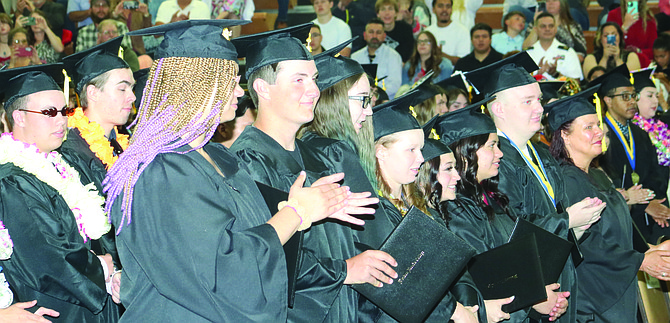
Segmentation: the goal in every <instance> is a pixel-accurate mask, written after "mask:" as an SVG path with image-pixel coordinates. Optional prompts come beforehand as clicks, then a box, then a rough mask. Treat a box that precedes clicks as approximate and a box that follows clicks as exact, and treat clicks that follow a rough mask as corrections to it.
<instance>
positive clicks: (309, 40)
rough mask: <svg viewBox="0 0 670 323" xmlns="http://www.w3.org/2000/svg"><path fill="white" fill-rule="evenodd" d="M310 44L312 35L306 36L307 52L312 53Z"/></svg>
mask: <svg viewBox="0 0 670 323" xmlns="http://www.w3.org/2000/svg"><path fill="white" fill-rule="evenodd" d="M311 42H312V33H309V34H308V36H307V50H308V51H309V52H310V53H311V52H312V46H310V45H309V43H311Z"/></svg>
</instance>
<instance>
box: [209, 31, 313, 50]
mask: <svg viewBox="0 0 670 323" xmlns="http://www.w3.org/2000/svg"><path fill="white" fill-rule="evenodd" d="M232 35H233V32H232V31H231V30H230V29H228V28H223V32H221V36H223V38H225V39H226V40H230V37H231V36H232ZM307 43H309V41H308V42H307ZM310 52H311V51H310Z"/></svg>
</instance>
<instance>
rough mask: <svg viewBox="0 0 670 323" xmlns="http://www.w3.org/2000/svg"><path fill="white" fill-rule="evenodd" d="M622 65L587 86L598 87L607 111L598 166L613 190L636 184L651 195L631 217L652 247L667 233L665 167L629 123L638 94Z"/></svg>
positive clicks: (634, 208) (635, 207) (645, 136)
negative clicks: (604, 144)
mask: <svg viewBox="0 0 670 323" xmlns="http://www.w3.org/2000/svg"><path fill="white" fill-rule="evenodd" d="M623 65H624V66H619V67H617V68H615V69H614V70H612V71H610V72H608V73H606V74H604V75H602V76H600V77H598V78H597V79H595V80H593V81H592V82H591V83H590V84H594V85H595V84H600V85H601V86H600V89H599V90H598V96H599V97H600V98H601V99H602V102H604V103H605V106H606V108H607V110H606V111H607V112H605V116H604V117H603V121H604V122H605V124H606V125H607V127H608V128H609V130H610V131H609V132H608V133H607V136H608V138H609V143H610V144H609V146H608V147H607V151H606V152H605V155H604V156H603V157H602V158H600V165H601V166H602V168H603V170H604V171H605V173H607V175H608V176H609V177H610V178H611V179H612V182H613V183H614V187H617V188H622V189H626V190H628V189H630V188H631V187H633V186H636V185H638V184H639V185H642V188H646V189H650V190H652V191H653V192H654V194H655V197H654V199H653V200H651V201H649V203H648V204H636V205H633V206H632V207H631V210H630V214H631V216H632V217H633V222H635V224H636V225H637V227H638V228H639V229H640V232H642V235H643V236H644V238H645V239H647V241H649V242H650V243H655V242H656V240H657V239H658V238H659V237H660V236H662V235H668V234H669V233H670V229H669V228H668V227H667V225H668V224H667V220H668V218H670V209H668V207H667V205H668V202H667V201H666V191H667V189H668V167H665V166H661V165H659V164H658V157H657V156H656V148H655V147H654V146H653V145H652V143H651V140H650V139H649V135H648V134H647V133H646V132H645V131H644V130H642V129H640V127H638V126H637V125H635V124H634V123H632V122H631V119H633V117H634V116H635V113H636V112H637V107H636V105H635V103H636V99H637V96H638V94H637V92H635V88H634V87H633V85H632V84H631V83H630V78H631V77H630V74H629V72H628V68H627V67H626V66H625V64H623ZM661 224H662V226H661Z"/></svg>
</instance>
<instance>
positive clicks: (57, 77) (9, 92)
mask: <svg viewBox="0 0 670 323" xmlns="http://www.w3.org/2000/svg"><path fill="white" fill-rule="evenodd" d="M0 82H1V83H2V84H4V85H3V86H2V87H1V88H2V89H3V90H2V92H3V93H4V101H5V109H6V108H8V107H9V106H11V105H12V103H14V101H16V99H18V98H21V97H24V96H26V95H30V94H33V93H37V92H42V91H62V90H61V88H60V86H58V83H62V82H63V64H62V63H55V64H43V65H34V66H27V67H18V68H12V69H8V70H4V71H0Z"/></svg>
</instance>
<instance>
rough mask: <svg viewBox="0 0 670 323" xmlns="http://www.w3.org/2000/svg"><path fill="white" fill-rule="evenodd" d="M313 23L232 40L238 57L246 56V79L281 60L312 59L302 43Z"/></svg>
mask: <svg viewBox="0 0 670 323" xmlns="http://www.w3.org/2000/svg"><path fill="white" fill-rule="evenodd" d="M312 25H313V23H311V22H310V23H306V24H302V25H298V26H294V27H289V28H283V29H277V30H271V31H266V32H263V33H258V34H253V35H248V36H242V37H238V38H235V39H233V40H232V42H233V45H235V47H236V48H237V53H238V57H246V58H247V71H246V77H247V79H248V78H249V76H250V75H251V73H253V72H255V71H256V70H257V69H259V68H261V67H263V66H266V65H270V64H274V63H279V62H282V61H293V60H307V61H309V60H312V59H313V58H312V54H311V53H310V52H309V51H308V50H307V48H306V47H305V46H304V45H303V44H304V43H305V42H306V40H307V37H308V36H309V29H310V28H311V27H312Z"/></svg>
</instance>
